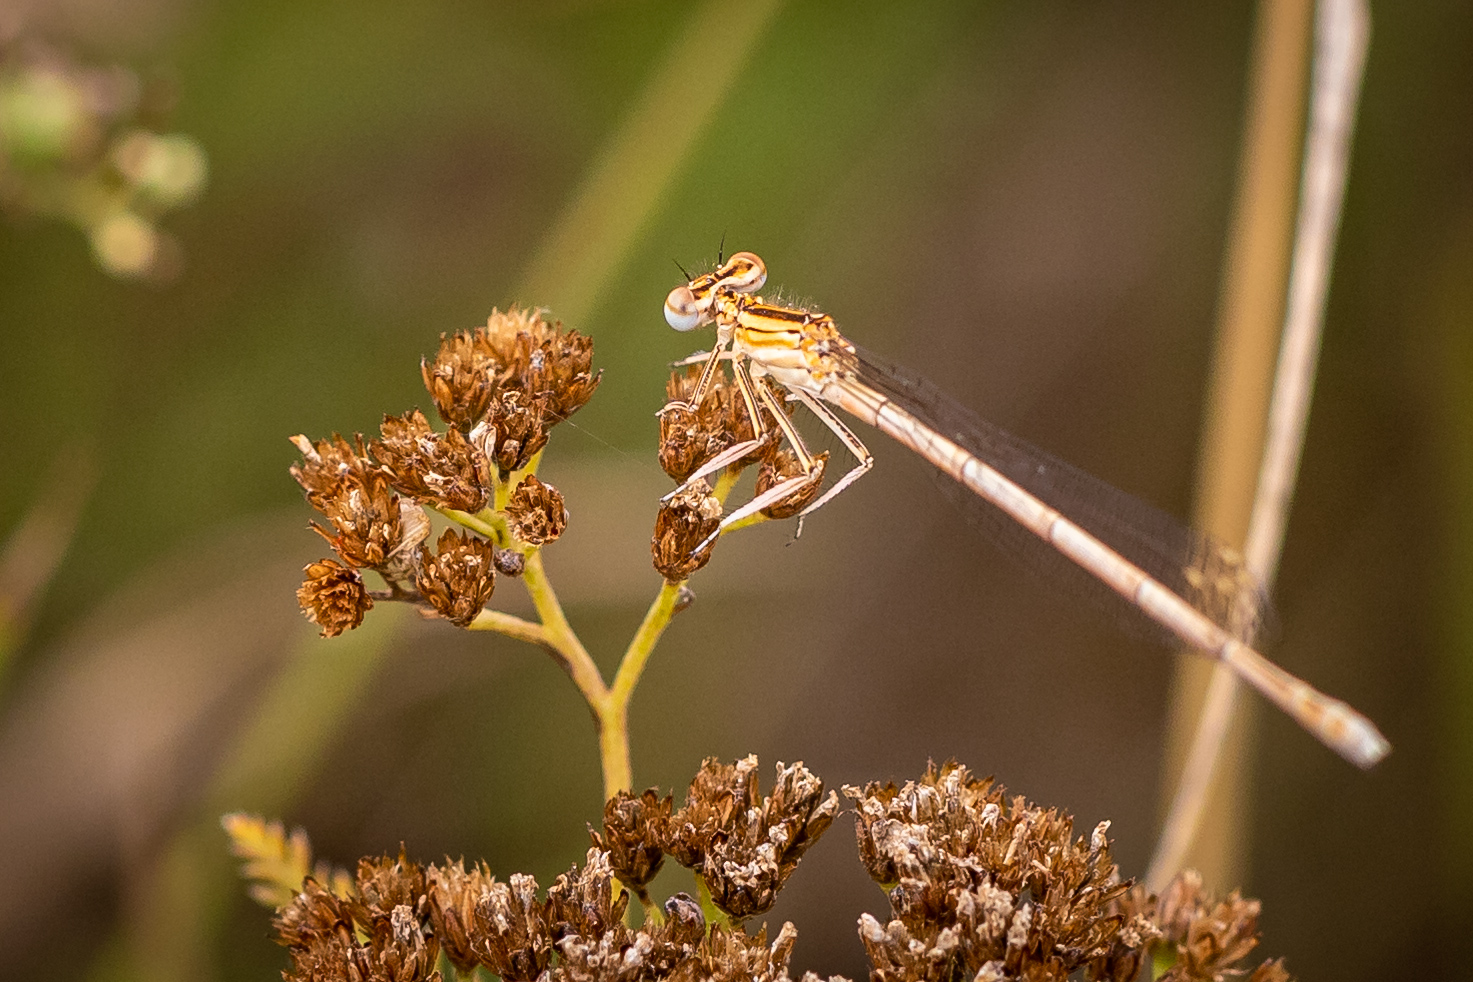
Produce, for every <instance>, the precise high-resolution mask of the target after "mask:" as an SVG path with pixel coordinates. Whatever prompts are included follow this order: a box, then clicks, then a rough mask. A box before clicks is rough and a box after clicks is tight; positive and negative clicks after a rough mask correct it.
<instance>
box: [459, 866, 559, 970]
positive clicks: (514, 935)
mask: <svg viewBox="0 0 1473 982" xmlns="http://www.w3.org/2000/svg"><path fill="white" fill-rule="evenodd" d="M476 935H477V936H476V941H475V944H474V947H475V950H476V954H477V955H478V956H479V958H480V960H481V964H483V965H485V966H486V967H487V968H489V969H490V970H491V971H492V972H494V973H496V974H497V975H499V976H501V978H503V979H505V980H507V982H533V980H535V979H536V978H537V977H538V976H539V975H541V974H542V972H543V971H544V970H546V968H547V966H548V964H549V963H550V962H551V961H552V942H553V938H552V932H551V931H550V930H549V926H548V923H547V909H546V906H545V905H544V904H543V903H542V902H541V901H540V900H538V899H537V880H536V879H534V878H533V877H531V876H527V875H525V874H521V873H513V874H512V876H511V879H510V881H509V882H506V883H502V882H500V881H495V880H493V881H492V882H491V884H490V885H489V887H488V889H487V890H486V892H485V893H484V894H482V896H481V900H480V902H479V903H478V904H477V905H476Z"/></svg>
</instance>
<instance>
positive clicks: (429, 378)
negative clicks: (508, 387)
mask: <svg viewBox="0 0 1473 982" xmlns="http://www.w3.org/2000/svg"><path fill="white" fill-rule="evenodd" d="M497 368H498V362H497V358H496V354H495V352H494V351H493V350H492V349H491V347H490V345H488V344H487V343H486V340H485V336H484V333H483V332H482V331H481V330H477V331H476V332H475V333H470V332H468V331H461V332H459V333H457V334H452V335H444V334H442V335H440V350H439V352H438V353H436V355H435V360H434V361H432V362H431V361H423V360H422V361H421V362H420V363H419V371H420V375H421V376H422V377H423V378H424V383H425V389H427V390H428V391H429V393H430V398H431V399H433V400H434V402H435V410H436V411H437V412H438V413H439V414H440V418H441V419H442V420H444V421H445V422H446V424H448V425H450V426H452V427H454V428H456V429H458V430H469V429H470V428H471V427H473V426H475V425H476V424H477V423H478V422H480V421H481V418H482V417H483V416H485V415H486V407H487V406H489V405H490V404H491V396H492V395H493V394H494V393H495V391H496V373H497Z"/></svg>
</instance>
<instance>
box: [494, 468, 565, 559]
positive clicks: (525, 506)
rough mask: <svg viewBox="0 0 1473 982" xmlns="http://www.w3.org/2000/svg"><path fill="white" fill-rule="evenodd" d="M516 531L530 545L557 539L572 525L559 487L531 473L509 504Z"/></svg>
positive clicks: (518, 536) (512, 524)
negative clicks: (569, 523)
mask: <svg viewBox="0 0 1473 982" xmlns="http://www.w3.org/2000/svg"><path fill="white" fill-rule="evenodd" d="M506 517H507V519H508V520H509V521H510V522H511V530H512V534H514V535H515V536H516V537H517V538H518V539H521V540H522V541H523V542H526V543H528V544H530V545H534V546H541V545H546V544H547V543H549V542H553V541H555V540H556V539H557V537H558V536H560V535H562V534H563V530H564V529H566V528H567V527H568V510H567V509H566V508H565V507H563V496H562V493H561V492H559V491H558V489H557V488H555V487H553V486H552V485H551V484H546V483H544V482H542V481H540V480H538V479H537V475H535V474H528V475H527V476H526V477H524V478H522V483H520V484H518V485H517V489H516V490H515V491H513V492H512V495H511V501H509V502H508V503H507V506H506Z"/></svg>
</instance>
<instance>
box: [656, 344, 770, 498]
mask: <svg viewBox="0 0 1473 982" xmlns="http://www.w3.org/2000/svg"><path fill="white" fill-rule="evenodd" d="M700 375H701V366H699V365H689V366H687V367H686V368H685V370H684V371H677V372H673V373H672V374H671V376H670V380H669V381H668V382H667V383H666V384H665V394H666V396H667V397H668V400H669V403H671V404H667V405H666V406H665V408H664V409H662V410H661V411H660V453H659V457H660V466H661V467H663V468H664V469H665V473H666V474H669V475H670V476H671V477H672V478H674V479H675V480H677V481H684V480H685V479H686V478H688V477H690V475H691V474H692V473H693V472H694V471H695V469H696V468H697V467H699V466H700V465H701V464H702V463H704V462H705V461H707V460H710V459H711V458H712V457H714V456H716V455H717V454H719V453H721V451H723V450H725V449H726V448H727V447H731V446H734V445H736V444H738V443H743V442H745V441H748V440H752V439H754V437H755V434H756V431H755V430H754V429H753V427H752V420H751V416H750V414H749V413H748V411H747V406H746V401H745V400H744V399H743V398H742V395H741V392H740V391H739V390H738V389H737V387H736V386H735V385H733V384H732V383H731V381H730V380H729V379H728V378H727V377H726V376H725V375H720V374H718V375H716V376H715V377H714V378H713V379H712V380H711V384H710V387H709V388H708V389H707V390H706V395H705V397H704V398H703V399H702V400H701V404H700V405H699V406H693V407H691V408H686V406H687V405H689V403H690V400H691V398H692V397H693V396H694V395H695V390H696V385H697V383H698V381H699V379H700ZM757 384H758V385H767V386H768V387H769V390H771V391H775V390H772V389H771V383H770V381H769V380H768V379H765V378H764V379H760V380H758V381H757ZM761 411H762V412H763V413H764V421H765V423H766V427H765V431H766V432H767V433H769V434H771V433H775V432H777V424H776V421H775V420H773V419H772V417H771V415H770V414H767V413H766V410H765V409H764V410H761ZM769 446H770V444H764V445H763V446H759V447H757V448H754V449H753V450H752V452H751V453H749V454H747V455H746V456H745V457H743V458H741V459H740V460H738V461H736V462H735V464H734V466H737V467H745V466H746V465H748V464H754V463H756V462H758V461H759V460H761V459H762V458H763V455H764V454H765V453H766V451H767V449H768V447H769Z"/></svg>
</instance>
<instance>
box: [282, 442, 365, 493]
mask: <svg viewBox="0 0 1473 982" xmlns="http://www.w3.org/2000/svg"><path fill="white" fill-rule="evenodd" d="M291 440H292V445H293V446H295V447H296V448H297V450H299V451H300V452H301V454H302V462H301V463H300V464H293V465H292V466H291V475H292V477H294V478H296V481H297V483H298V484H300V485H301V486H302V490H303V491H305V492H306V494H307V501H308V502H309V503H310V504H311V505H312V507H313V508H316V509H317V510H318V511H326V503H327V502H330V501H332V500H333V499H335V498H337V497H339V496H340V495H342V494H343V493H345V491H346V490H347V489H348V488H353V487H362V486H363V485H364V482H365V478H366V476H367V474H368V472H369V470H370V469H371V468H370V463H369V460H368V455H367V454H366V453H365V452H364V449H363V437H362V435H361V434H360V435H358V436H355V437H354V438H353V440H354V442H353V443H352V444H350V443H348V441H347V440H345V439H343V437H342V435H341V434H338V433H334V434H333V435H332V439H330V440H319V441H317V442H316V443H313V442H312V441H311V440H309V439H307V438H306V437H305V436H303V435H302V434H300V433H298V434H297V435H296V436H294V437H292V438H291Z"/></svg>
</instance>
